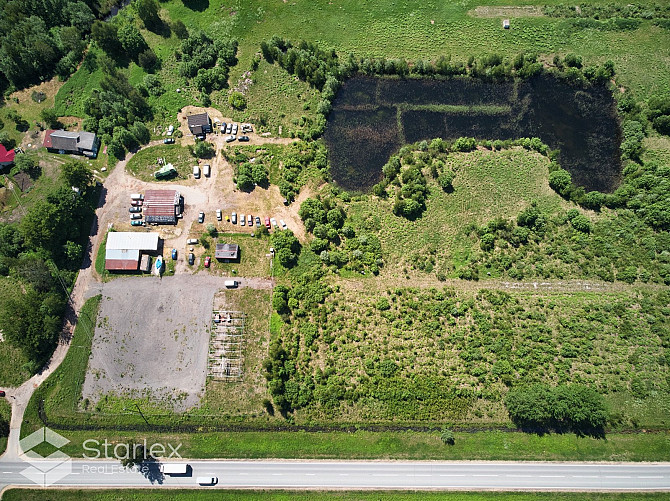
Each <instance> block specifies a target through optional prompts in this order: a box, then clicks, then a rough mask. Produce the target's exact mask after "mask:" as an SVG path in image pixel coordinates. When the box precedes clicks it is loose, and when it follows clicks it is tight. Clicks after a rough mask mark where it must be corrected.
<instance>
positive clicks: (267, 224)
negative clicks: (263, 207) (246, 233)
mask: <svg viewBox="0 0 670 501" xmlns="http://www.w3.org/2000/svg"><path fill="white" fill-rule="evenodd" d="M265 227H266V228H267V229H268V230H269V229H270V228H272V226H270V218H269V217H267V216H265Z"/></svg>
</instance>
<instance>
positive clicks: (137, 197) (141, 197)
mask: <svg viewBox="0 0 670 501" xmlns="http://www.w3.org/2000/svg"><path fill="white" fill-rule="evenodd" d="M130 199H131V200H144V195H142V194H141V193H133V194H132V195H130Z"/></svg>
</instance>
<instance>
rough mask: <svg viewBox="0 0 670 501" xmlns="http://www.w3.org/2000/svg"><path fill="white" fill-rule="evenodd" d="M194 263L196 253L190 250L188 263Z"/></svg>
mask: <svg viewBox="0 0 670 501" xmlns="http://www.w3.org/2000/svg"><path fill="white" fill-rule="evenodd" d="M194 263H195V254H193V253H192V252H189V253H188V264H190V265H191V266H193V264H194Z"/></svg>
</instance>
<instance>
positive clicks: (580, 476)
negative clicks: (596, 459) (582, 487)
mask: <svg viewBox="0 0 670 501" xmlns="http://www.w3.org/2000/svg"><path fill="white" fill-rule="evenodd" d="M573 477H574V478H598V475H573Z"/></svg>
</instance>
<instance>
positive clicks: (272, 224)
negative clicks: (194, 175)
mask: <svg viewBox="0 0 670 501" xmlns="http://www.w3.org/2000/svg"><path fill="white" fill-rule="evenodd" d="M237 219H238V218H237V212H233V213H232V214H231V215H230V217H228V216H226V221H230V222H231V223H233V224H237ZM216 220H217V221H222V220H223V212H221V209H216ZM239 221H240V226H249V227H252V226H254V223H255V224H256V227H257V228H260V227H261V218H260V216H256V217H255V218H254V216H252V215H251V214H246V215H245V214H240V217H239ZM198 222H199V223H200V224H202V223H204V222H205V213H204V212H203V211H200V212H199V213H198ZM264 222H265V227H266V228H267V229H268V230H271V229H272V228H280V227H281V229H283V230H285V229H287V228H288V225H287V224H286V222H284V220H283V219H280V220H279V223H277V220H276V219H275V218H273V217H267V216H266V217H265V221H264Z"/></svg>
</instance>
